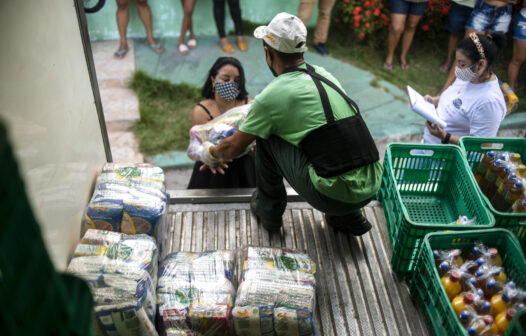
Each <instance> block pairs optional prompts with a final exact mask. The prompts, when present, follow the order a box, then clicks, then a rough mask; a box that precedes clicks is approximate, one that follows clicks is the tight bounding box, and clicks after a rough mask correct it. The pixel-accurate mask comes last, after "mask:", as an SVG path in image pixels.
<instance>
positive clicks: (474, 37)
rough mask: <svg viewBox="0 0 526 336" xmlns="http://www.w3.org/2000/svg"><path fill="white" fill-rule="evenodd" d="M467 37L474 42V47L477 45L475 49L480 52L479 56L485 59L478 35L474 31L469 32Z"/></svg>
mask: <svg viewBox="0 0 526 336" xmlns="http://www.w3.org/2000/svg"><path fill="white" fill-rule="evenodd" d="M469 37H470V38H471V40H472V41H473V43H475V47H477V50H478V52H479V54H480V58H482V59H486V55H484V48H482V44H481V43H480V40H479V37H478V36H477V34H475V33H471V34H469Z"/></svg>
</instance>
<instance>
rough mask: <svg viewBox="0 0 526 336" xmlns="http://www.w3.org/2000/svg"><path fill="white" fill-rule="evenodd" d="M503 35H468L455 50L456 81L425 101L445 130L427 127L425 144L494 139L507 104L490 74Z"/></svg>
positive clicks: (497, 83) (501, 44)
mask: <svg viewBox="0 0 526 336" xmlns="http://www.w3.org/2000/svg"><path fill="white" fill-rule="evenodd" d="M505 41H506V37H505V35H504V34H503V33H492V34H490V33H487V34H486V35H483V34H476V33H470V34H469V35H468V36H467V37H466V38H464V39H463V40H461V41H460V42H459V44H458V46H457V49H456V52H455V55H456V64H457V65H456V68H455V76H456V80H455V81H454V82H453V84H451V85H450V86H449V87H448V88H447V89H446V90H445V91H444V92H443V93H442V94H441V95H439V96H436V97H431V96H428V95H426V96H425V98H426V100H427V101H429V102H431V103H433V104H434V105H435V106H436V107H437V113H438V116H439V118H440V119H442V120H443V121H444V122H445V123H446V124H447V126H446V127H445V128H444V129H443V128H441V127H440V126H439V125H438V124H437V123H430V122H429V121H428V122H427V123H426V129H425V131H424V138H423V142H424V143H435V144H438V143H443V144H458V141H459V139H460V137H461V136H465V135H472V136H480V137H495V136H496V135H497V131H498V130H499V126H500V123H501V121H502V120H503V119H504V116H505V115H506V104H505V102H504V97H503V96H502V91H501V89H500V86H499V81H498V79H497V76H496V75H495V73H494V71H493V67H494V65H495V61H496V59H497V55H498V54H499V52H500V51H501V50H502V48H503V47H504V44H505Z"/></svg>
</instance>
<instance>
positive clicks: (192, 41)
mask: <svg viewBox="0 0 526 336" xmlns="http://www.w3.org/2000/svg"><path fill="white" fill-rule="evenodd" d="M187 45H188V48H190V49H194V48H195V47H197V41H196V40H195V39H189V40H188V43H187Z"/></svg>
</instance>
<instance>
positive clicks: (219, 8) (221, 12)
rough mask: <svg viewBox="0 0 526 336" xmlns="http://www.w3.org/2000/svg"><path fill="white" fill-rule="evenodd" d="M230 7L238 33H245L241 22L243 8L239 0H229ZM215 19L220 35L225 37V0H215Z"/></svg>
mask: <svg viewBox="0 0 526 336" xmlns="http://www.w3.org/2000/svg"><path fill="white" fill-rule="evenodd" d="M228 7H229V8H230V15H231V16H232V20H234V27H235V29H236V35H243V27H242V23H241V8H239V0H228ZM214 19H215V20H216V26H217V32H218V33H219V37H220V38H223V37H225V36H226V33H225V0H214Z"/></svg>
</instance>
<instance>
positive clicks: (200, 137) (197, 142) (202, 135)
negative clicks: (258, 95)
mask: <svg viewBox="0 0 526 336" xmlns="http://www.w3.org/2000/svg"><path fill="white" fill-rule="evenodd" d="M250 105H251V104H245V105H242V106H238V107H234V108H233V109H230V110H228V111H226V112H225V113H223V114H222V115H220V116H218V117H216V118H214V119H212V120H210V121H209V122H207V123H206V124H202V125H195V126H194V127H192V128H191V129H190V143H189V145H188V149H187V150H186V154H188V157H189V158H190V159H192V160H194V161H201V152H202V150H203V143H204V142H205V141H209V142H211V143H213V144H214V145H219V144H220V143H221V142H222V141H223V140H224V139H225V138H228V137H229V136H231V135H233V134H234V133H236V131H237V130H238V129H239V126H241V124H242V123H243V122H244V121H245V118H246V116H247V114H248V112H249V111H250ZM251 147H252V146H249V147H248V148H247V149H246V151H245V153H246V152H248V151H249V150H250V148H251Z"/></svg>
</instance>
